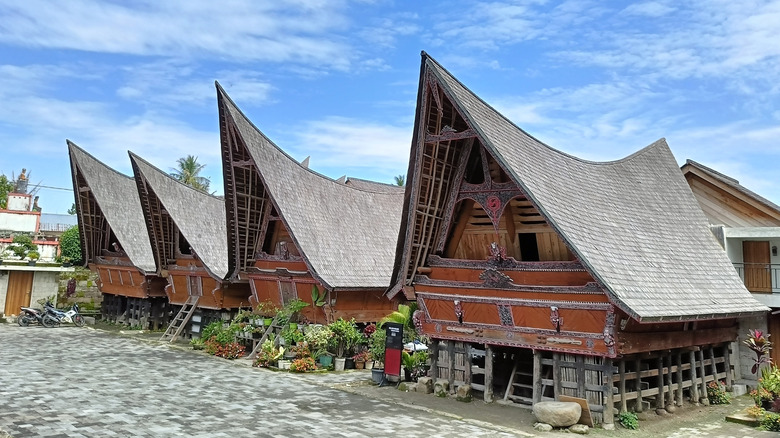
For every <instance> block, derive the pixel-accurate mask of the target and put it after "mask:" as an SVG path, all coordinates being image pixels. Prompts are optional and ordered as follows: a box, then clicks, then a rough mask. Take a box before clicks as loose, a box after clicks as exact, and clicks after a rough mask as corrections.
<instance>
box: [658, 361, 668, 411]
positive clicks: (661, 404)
mask: <svg viewBox="0 0 780 438" xmlns="http://www.w3.org/2000/svg"><path fill="white" fill-rule="evenodd" d="M664 374H665V373H664V357H663V356H659V357H658V379H657V382H658V396H657V397H656V399H655V408H656V409H657V410H661V409H664V408H665V407H666V403H664V396H665V395H666V393H665V391H664Z"/></svg>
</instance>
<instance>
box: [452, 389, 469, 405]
mask: <svg viewBox="0 0 780 438" xmlns="http://www.w3.org/2000/svg"><path fill="white" fill-rule="evenodd" d="M455 400H457V401H459V402H466V403H468V402H470V401H471V385H460V386H458V390H457V392H456V393H455Z"/></svg>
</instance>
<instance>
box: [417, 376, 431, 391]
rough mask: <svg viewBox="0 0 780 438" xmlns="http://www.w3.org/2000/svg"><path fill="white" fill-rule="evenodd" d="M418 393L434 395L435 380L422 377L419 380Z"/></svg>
mask: <svg viewBox="0 0 780 438" xmlns="http://www.w3.org/2000/svg"><path fill="white" fill-rule="evenodd" d="M417 392H422V393H423V394H431V393H433V379H431V378H430V377H420V378H419V379H417Z"/></svg>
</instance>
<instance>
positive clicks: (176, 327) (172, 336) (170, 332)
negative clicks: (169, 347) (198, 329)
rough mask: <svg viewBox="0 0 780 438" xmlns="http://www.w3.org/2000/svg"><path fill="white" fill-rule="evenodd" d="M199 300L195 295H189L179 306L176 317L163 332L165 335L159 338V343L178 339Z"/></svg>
mask: <svg viewBox="0 0 780 438" xmlns="http://www.w3.org/2000/svg"><path fill="white" fill-rule="evenodd" d="M199 299H200V297H199V296H197V295H190V296H189V297H188V298H187V301H185V302H184V304H183V305H182V306H181V310H179V313H177V314H176V317H175V318H173V321H171V325H169V326H168V329H167V330H165V333H163V335H162V336H161V337H160V340H161V341H169V342H173V341H175V340H176V338H178V337H179V335H180V334H181V331H182V330H184V326H186V325H187V322H188V321H189V320H190V318H192V314H193V313H195V309H196V308H197V307H198V300H199Z"/></svg>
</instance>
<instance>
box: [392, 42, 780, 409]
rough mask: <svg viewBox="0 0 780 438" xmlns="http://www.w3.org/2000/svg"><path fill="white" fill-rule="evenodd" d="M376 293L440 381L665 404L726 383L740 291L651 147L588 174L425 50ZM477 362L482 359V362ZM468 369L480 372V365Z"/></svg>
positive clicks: (532, 395)
mask: <svg viewBox="0 0 780 438" xmlns="http://www.w3.org/2000/svg"><path fill="white" fill-rule="evenodd" d="M422 58H423V59H422V67H421V72H420V85H419V92H418V100H417V114H416V117H415V130H414V137H413V140H412V152H411V157H410V163H409V171H408V183H407V188H406V203H405V205H404V212H403V218H402V225H401V233H400V235H399V236H400V237H399V242H398V251H397V258H396V265H395V270H394V274H393V279H392V285H391V287H390V289H389V290H388V295H389V296H390V297H391V298H392V297H396V296H398V295H400V294H402V293H403V294H406V295H416V297H417V303H418V306H419V310H418V311H417V312H416V313H415V315H414V320H415V324H416V326H417V328H418V330H419V331H421V332H422V333H424V334H425V335H427V336H429V337H430V338H431V339H432V341H433V342H432V345H431V346H432V360H433V364H432V369H431V373H432V374H433V377H436V378H449V380H450V381H451V382H452V383H453V384H454V385H456V386H457V385H458V383H459V382H466V383H470V384H472V387H474V388H477V389H483V390H484V394H485V398H486V399H489V400H490V399H492V394H493V390H494V388H498V389H500V390H501V391H502V394H501V395H502V396H503V398H504V399H511V400H513V401H517V402H522V403H528V404H532V403H535V402H539V401H542V400H550V399H558V400H560V399H565V397H567V396H573V397H579V398H584V399H587V400H588V403H589V404H590V408H591V410H592V411H593V412H594V414H595V415H596V417H597V418H599V419H600V420H601V421H603V422H604V423H613V421H614V414H615V408H617V409H620V410H626V409H628V408H629V407H632V408H633V409H635V410H637V411H641V410H642V409H647V408H648V402H652V403H653V405H654V408H656V409H667V410H670V411H671V410H674V406H675V405H680V404H682V402H683V398H684V393H687V395H688V396H690V398H691V399H692V400H693V401H698V400H699V399H700V398H702V399H706V392H705V386H706V383H707V382H708V381H711V380H714V379H725V380H727V381H728V383H729V384H730V383H731V381H730V379H731V372H730V370H729V362H730V357H729V349H728V345H729V343H730V342H732V341H734V340H735V339H736V337H737V328H738V321H739V319H740V318H744V317H747V316H754V315H760V314H762V313H764V312H765V311H766V310H767V308H766V307H764V306H763V305H761V304H760V303H758V302H756V300H755V299H753V298H752V297H751V295H750V293H748V291H747V290H746V289H745V287H744V286H743V285H742V282H741V281H740V278H739V277H738V276H737V275H736V273H735V270H734V268H733V266H732V265H731V262H730V261H729V260H728V258H727V257H726V256H725V254H724V252H723V250H722V249H721V248H720V246H719V245H718V243H717V242H716V241H715V239H714V238H713V236H712V234H711V233H710V231H709V228H708V225H707V221H706V218H705V217H704V215H703V214H702V213H701V210H700V209H699V207H698V205H697V204H696V200H695V198H694V197H693V196H692V194H691V191H690V189H689V188H688V185H687V184H686V182H685V179H684V178H683V177H682V175H681V173H680V171H679V168H678V167H677V164H676V162H675V159H674V157H673V156H672V153H671V151H670V150H669V147H668V146H667V145H666V142H665V141H664V140H659V141H657V142H656V143H654V144H652V145H650V146H648V147H646V148H644V149H642V150H640V151H638V152H636V153H634V154H633V155H630V156H628V157H626V158H624V159H622V160H618V161H613V162H606V163H595V162H589V161H585V160H581V159H579V158H576V157H573V156H570V155H567V154H564V153H562V152H559V151H557V150H555V149H552V148H550V147H549V146H547V145H545V144H543V143H541V142H539V141H538V140H536V139H535V138H533V137H531V136H530V135H528V134H527V133H525V132H524V131H522V130H521V129H519V128H518V127H517V126H515V125H514V124H512V122H510V121H509V120H507V119H506V118H505V117H503V116H502V115H501V114H499V113H498V112H497V111H496V110H494V109H493V108H492V107H490V106H489V105H488V104H486V103H485V102H484V101H482V100H481V99H480V98H479V97H477V96H476V95H475V94H474V93H473V92H471V91H470V90H469V89H467V88H466V87H465V86H464V85H463V84H461V83H460V82H458V80H457V79H455V78H454V77H453V76H452V75H450V73H449V72H447V71H446V70H445V69H444V68H442V67H441V66H440V65H439V64H438V63H436V61H434V60H433V59H431V58H430V57H428V56H427V55H426V54H425V53H423V56H422ZM483 351H484V353H483ZM477 366H478V367H477Z"/></svg>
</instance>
